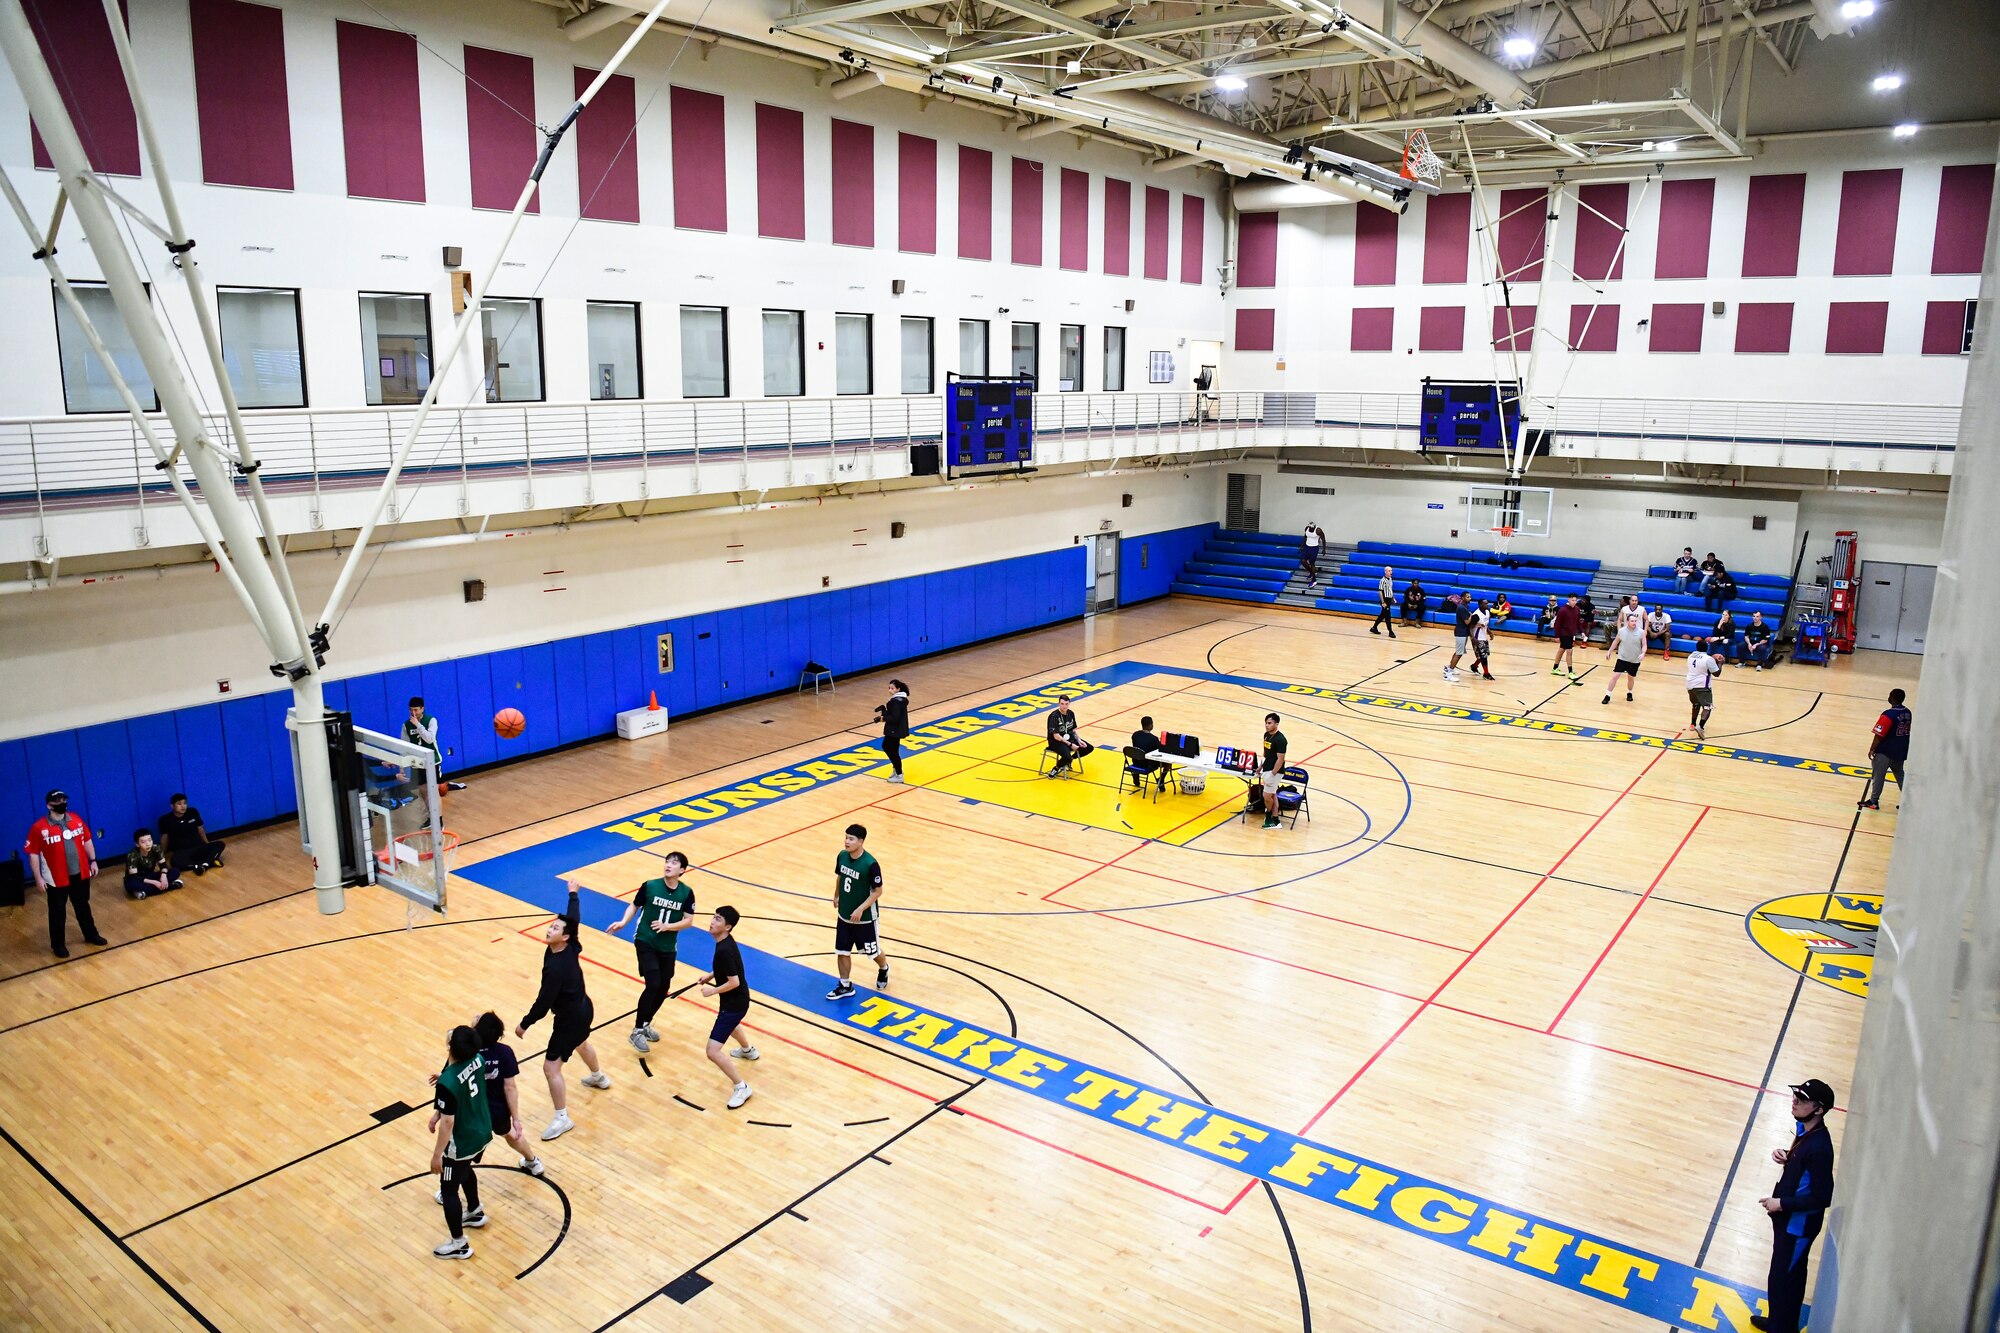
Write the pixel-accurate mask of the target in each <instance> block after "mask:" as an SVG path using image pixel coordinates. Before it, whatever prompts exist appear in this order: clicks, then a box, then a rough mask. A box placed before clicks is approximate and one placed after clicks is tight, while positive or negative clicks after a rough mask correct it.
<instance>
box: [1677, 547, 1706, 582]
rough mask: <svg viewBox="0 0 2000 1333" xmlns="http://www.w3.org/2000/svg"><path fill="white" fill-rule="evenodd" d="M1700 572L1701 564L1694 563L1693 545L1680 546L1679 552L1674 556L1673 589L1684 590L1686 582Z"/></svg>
mask: <svg viewBox="0 0 2000 1333" xmlns="http://www.w3.org/2000/svg"><path fill="white" fill-rule="evenodd" d="M1700 572H1701V566H1700V565H1698V564H1696V563H1695V558H1694V547H1692V546H1683V547H1681V553H1680V554H1679V555H1677V556H1675V557H1674V591H1675V592H1686V591H1687V590H1688V583H1689V582H1690V581H1691V580H1692V579H1693V578H1694V576H1695V575H1696V574H1698V573H1700Z"/></svg>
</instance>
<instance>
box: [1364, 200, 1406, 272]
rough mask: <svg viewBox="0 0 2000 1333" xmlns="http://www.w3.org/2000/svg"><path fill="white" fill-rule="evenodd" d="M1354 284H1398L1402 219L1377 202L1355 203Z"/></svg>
mask: <svg viewBox="0 0 2000 1333" xmlns="http://www.w3.org/2000/svg"><path fill="white" fill-rule="evenodd" d="M1353 211H1354V285H1355V286H1356V287H1393V286H1395V285H1396V224H1397V223H1399V222H1401V221H1402V218H1400V217H1398V216H1397V215H1396V214H1394V213H1391V212H1390V211H1389V210H1388V209H1386V208H1377V207H1375V205H1373V204H1356V205H1355V206H1354V210H1353Z"/></svg>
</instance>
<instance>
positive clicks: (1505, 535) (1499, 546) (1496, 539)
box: [1493, 526, 1514, 555]
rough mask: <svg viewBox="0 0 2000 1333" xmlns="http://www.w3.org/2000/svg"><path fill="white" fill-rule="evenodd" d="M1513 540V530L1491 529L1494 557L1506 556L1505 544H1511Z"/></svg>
mask: <svg viewBox="0 0 2000 1333" xmlns="http://www.w3.org/2000/svg"><path fill="white" fill-rule="evenodd" d="M1513 539H1514V529H1512V528H1511V527H1506V526H1501V527H1497V528H1494V529H1493V552H1494V554H1495V555H1505V554H1507V544H1508V543H1509V542H1511V541H1512V540H1513Z"/></svg>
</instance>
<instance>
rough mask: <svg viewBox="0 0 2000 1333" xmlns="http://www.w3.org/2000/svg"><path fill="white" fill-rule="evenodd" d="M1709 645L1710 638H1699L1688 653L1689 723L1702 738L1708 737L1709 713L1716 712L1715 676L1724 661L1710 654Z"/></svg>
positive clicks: (1719, 671)
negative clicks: (1692, 649)
mask: <svg viewBox="0 0 2000 1333" xmlns="http://www.w3.org/2000/svg"><path fill="white" fill-rule="evenodd" d="M1709 646H1710V641H1709V640H1708V639H1697V640H1695V645H1694V651H1693V652H1691V653H1689V654H1688V655H1687V690H1688V706H1689V709H1690V712H1689V715H1688V725H1689V726H1691V727H1693V728H1694V734H1695V735H1696V736H1698V737H1700V738H1701V739H1702V740H1707V739H1708V719H1709V715H1710V714H1712V713H1714V712H1715V690H1714V684H1715V678H1716V676H1717V675H1719V674H1721V671H1722V663H1720V662H1718V661H1716V660H1715V658H1714V657H1713V656H1712V655H1711V654H1710V652H1709Z"/></svg>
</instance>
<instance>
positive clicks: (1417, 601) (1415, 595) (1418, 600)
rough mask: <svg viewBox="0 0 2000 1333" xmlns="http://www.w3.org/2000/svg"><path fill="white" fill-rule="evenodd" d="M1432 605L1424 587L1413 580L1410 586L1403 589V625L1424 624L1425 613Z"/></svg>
mask: <svg viewBox="0 0 2000 1333" xmlns="http://www.w3.org/2000/svg"><path fill="white" fill-rule="evenodd" d="M1430 605H1431V599H1430V597H1429V595H1428V594H1426V593H1425V592H1424V585H1423V584H1422V583H1421V582H1419V581H1418V580H1416V579H1411V580H1410V586H1409V587H1407V588H1405V589H1403V623H1404V624H1405V625H1421V624H1423V623H1424V613H1425V612H1426V611H1428V610H1430Z"/></svg>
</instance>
